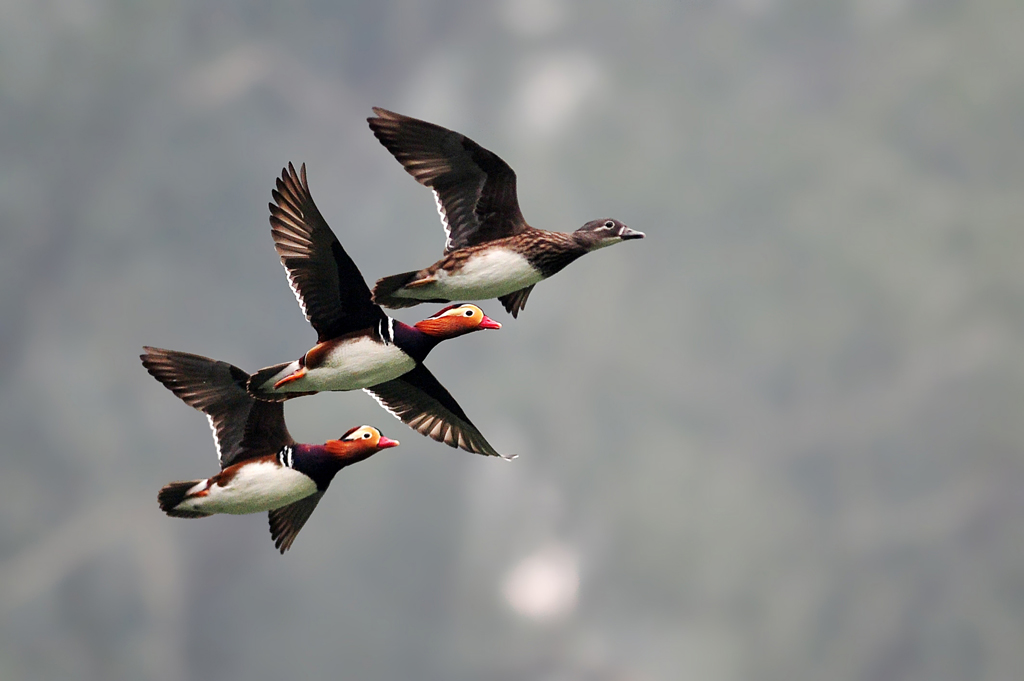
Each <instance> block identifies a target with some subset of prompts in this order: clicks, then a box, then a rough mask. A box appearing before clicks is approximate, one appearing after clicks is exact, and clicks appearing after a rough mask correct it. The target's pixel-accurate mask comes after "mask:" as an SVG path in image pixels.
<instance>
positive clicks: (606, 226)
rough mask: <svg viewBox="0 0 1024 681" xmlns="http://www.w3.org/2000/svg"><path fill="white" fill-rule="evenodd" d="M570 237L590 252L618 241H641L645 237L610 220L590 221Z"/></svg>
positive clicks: (616, 221) (641, 233)
mask: <svg viewBox="0 0 1024 681" xmlns="http://www.w3.org/2000/svg"><path fill="white" fill-rule="evenodd" d="M572 235H573V237H574V238H575V239H576V241H578V242H579V243H581V244H583V245H584V246H586V247H587V249H588V250H591V251H596V250H597V249H599V248H604V247H605V246H611V245H612V244H617V243H619V242H620V241H629V240H630V239H643V238H644V236H646V235H645V234H644V233H643V232H638V231H636V230H635V229H630V228H629V227H626V225H624V224H622V223H621V222H619V221H618V220H613V219H611V218H603V219H601V220H591V221H590V222H588V223H587V224H585V225H583V226H582V227H580V228H579V229H577V230H576V231H575V232H573V233H572Z"/></svg>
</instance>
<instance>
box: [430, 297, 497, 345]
mask: <svg viewBox="0 0 1024 681" xmlns="http://www.w3.org/2000/svg"><path fill="white" fill-rule="evenodd" d="M415 326H416V328H417V329H419V330H420V331H422V332H423V333H425V334H427V335H428V336H434V337H435V338H454V337H455V336H461V335H462V334H464V333H470V332H472V331H480V330H481V329H500V328H501V324H499V323H498V322H496V321H494V320H493V319H491V318H490V317H488V316H487V315H485V314H484V311H483V310H481V309H480V308H479V307H477V306H476V305H472V304H470V303H462V304H461V305H449V306H448V307H446V308H444V309H443V310H441V311H440V312H438V313H437V314H435V315H433V316H430V317H427V318H426V319H424V320H423V321H419V322H416V324H415Z"/></svg>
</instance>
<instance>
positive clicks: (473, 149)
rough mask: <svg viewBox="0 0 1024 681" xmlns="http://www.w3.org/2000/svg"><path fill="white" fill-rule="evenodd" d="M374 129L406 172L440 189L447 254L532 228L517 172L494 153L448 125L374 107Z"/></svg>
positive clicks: (437, 195)
mask: <svg viewBox="0 0 1024 681" xmlns="http://www.w3.org/2000/svg"><path fill="white" fill-rule="evenodd" d="M373 111H374V113H376V114H377V116H376V117H371V118H368V119H366V120H367V121H368V122H369V123H370V129H372V130H373V134H374V135H375V136H376V137H377V139H378V140H380V142H381V144H383V145H384V146H385V147H386V148H387V150H388V151H390V152H391V153H392V155H393V156H394V157H395V158H396V159H398V162H399V163H401V164H402V166H403V167H404V168H405V170H406V172H408V173H409V174H410V175H412V176H413V177H414V178H416V181H417V182H419V183H420V184H422V185H424V186H427V187H430V188H431V189H433V190H434V198H435V199H436V200H437V209H438V212H439V213H440V214H441V224H442V225H443V226H444V229H445V234H446V235H447V237H448V240H447V242H446V243H445V249H444V250H445V253H450V252H452V251H454V250H457V249H459V248H465V247H466V246H475V245H477V244H482V243H485V242H488V241H494V240H495V239H501V238H504V237H507V236H513V235H515V234H519V233H520V232H523V231H525V230H526V229H527V228H528V227H527V224H526V220H524V219H523V214H522V212H521V211H520V210H519V199H518V197H517V196H516V174H515V172H514V171H513V170H512V168H510V167H509V165H508V164H507V163H505V162H504V161H503V160H501V159H500V158H499V157H498V156H497V155H496V154H494V153H493V152H490V151H488V150H487V149H484V148H483V147H481V146H480V145H479V144H477V143H476V142H474V141H473V140H471V139H469V138H468V137H466V136H465V135H461V134H459V133H457V132H454V131H452V130H448V129H447V128H442V127H441V126H439V125H434V124H433V123H427V122H426V121H421V120H418V119H416V118H409V117H408V116H403V115H401V114H397V113H394V112H392V111H388V110H386V109H381V108H378V107H374V109H373Z"/></svg>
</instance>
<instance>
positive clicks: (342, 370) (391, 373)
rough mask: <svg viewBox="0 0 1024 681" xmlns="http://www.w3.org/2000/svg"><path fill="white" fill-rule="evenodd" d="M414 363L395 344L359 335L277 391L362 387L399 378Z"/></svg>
mask: <svg viewBox="0 0 1024 681" xmlns="http://www.w3.org/2000/svg"><path fill="white" fill-rule="evenodd" d="M415 367H416V362H415V360H413V359H412V358H411V357H409V355H407V354H405V353H404V352H402V351H401V350H400V349H398V346H396V345H394V344H390V345H382V344H380V343H376V342H374V341H372V340H370V339H368V338H365V339H359V340H357V341H354V342H351V343H341V344H339V345H337V346H336V347H334V348H332V349H331V351H330V353H329V354H328V355H327V356H326V357H325V358H324V361H323V363H322V364H320V365H319V366H317V367H315V368H313V369H307V370H306V375H305V376H303V377H302V378H300V379H298V380H295V381H291V382H289V383H286V384H285V385H283V386H281V388H280V389H279V390H278V391H277V392H305V391H308V390H317V391H322V390H362V389H363V388H369V387H370V386H374V385H378V384H380V383H384V382H385V381H390V380H391V379H393V378H398V377H399V376H401V375H402V374H404V373H406V372H408V371H411V370H412V369H414V368H415ZM271 385H273V384H271Z"/></svg>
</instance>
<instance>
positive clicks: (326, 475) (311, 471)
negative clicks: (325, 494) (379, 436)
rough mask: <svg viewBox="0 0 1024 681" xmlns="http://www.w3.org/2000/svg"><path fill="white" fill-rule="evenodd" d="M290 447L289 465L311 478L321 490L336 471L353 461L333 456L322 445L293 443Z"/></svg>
mask: <svg viewBox="0 0 1024 681" xmlns="http://www.w3.org/2000/svg"><path fill="white" fill-rule="evenodd" d="M291 447H292V461H291V467H292V468H294V469H295V470H297V471H298V472H300V473H304V474H306V475H308V476H309V477H310V478H312V479H313V482H315V483H316V488H317V489H318V490H320V491H321V492H322V491H324V490H325V489H327V486H328V485H330V484H331V480H333V479H334V476H335V475H337V473H338V471H340V470H341V469H342V468H344V467H345V466H348V465H349V464H351V463H355V461H347V460H343V459H340V458H338V457H337V456H334V455H333V454H331V453H330V452H328V451H327V448H326V447H324V446H323V445H309V444H294V445H291Z"/></svg>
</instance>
